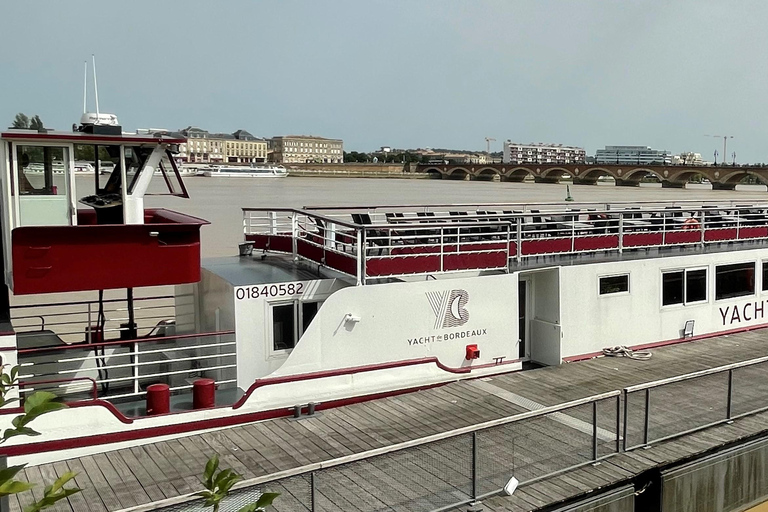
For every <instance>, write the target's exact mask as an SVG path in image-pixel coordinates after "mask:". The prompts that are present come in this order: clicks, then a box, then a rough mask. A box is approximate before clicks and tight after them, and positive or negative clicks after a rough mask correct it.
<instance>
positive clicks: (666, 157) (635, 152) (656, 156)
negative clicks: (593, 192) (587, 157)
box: [595, 146, 672, 165]
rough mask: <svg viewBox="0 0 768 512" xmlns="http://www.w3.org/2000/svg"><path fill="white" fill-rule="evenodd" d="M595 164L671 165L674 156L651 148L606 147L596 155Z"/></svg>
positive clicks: (665, 151)
mask: <svg viewBox="0 0 768 512" xmlns="http://www.w3.org/2000/svg"><path fill="white" fill-rule="evenodd" d="M595 163H598V164H620V165H621V164H626V165H654V164H655V165H670V164H671V163H672V155H671V153H670V152H669V151H667V150H665V149H663V150H662V149H651V147H650V146H605V148H604V149H598V150H597V152H596V153H595Z"/></svg>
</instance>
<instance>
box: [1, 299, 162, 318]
mask: <svg viewBox="0 0 768 512" xmlns="http://www.w3.org/2000/svg"><path fill="white" fill-rule="evenodd" d="M175 298H176V297H175V296H173V295H158V296H156V297H135V298H134V299H133V301H134V302H138V301H142V300H159V299H175ZM125 301H126V299H104V300H103V301H102V302H103V303H105V304H106V303H113V302H125ZM98 303H99V300H98V299H93V300H82V301H75V302H48V303H42V304H18V305H14V306H11V309H12V310H13V309H26V308H43V307H44V308H47V307H56V306H86V305H88V304H98ZM78 313H79V312H73V313H68V314H71V315H76V314H78Z"/></svg>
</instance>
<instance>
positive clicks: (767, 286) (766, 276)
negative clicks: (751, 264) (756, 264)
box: [763, 261, 768, 291]
mask: <svg viewBox="0 0 768 512" xmlns="http://www.w3.org/2000/svg"><path fill="white" fill-rule="evenodd" d="M765 290H768V261H764V262H763V291H765Z"/></svg>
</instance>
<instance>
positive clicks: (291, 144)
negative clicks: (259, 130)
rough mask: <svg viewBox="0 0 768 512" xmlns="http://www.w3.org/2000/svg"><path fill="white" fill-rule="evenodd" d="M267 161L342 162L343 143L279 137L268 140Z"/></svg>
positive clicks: (298, 137) (311, 137) (338, 140)
mask: <svg viewBox="0 0 768 512" xmlns="http://www.w3.org/2000/svg"><path fill="white" fill-rule="evenodd" d="M269 159H270V161H272V162H278V163H285V164H299V163H301V164H303V163H329V164H340V163H343V162H344V141H342V140H341V139H326V138H325V137H315V136H313V135H280V136H277V137H272V138H271V139H269Z"/></svg>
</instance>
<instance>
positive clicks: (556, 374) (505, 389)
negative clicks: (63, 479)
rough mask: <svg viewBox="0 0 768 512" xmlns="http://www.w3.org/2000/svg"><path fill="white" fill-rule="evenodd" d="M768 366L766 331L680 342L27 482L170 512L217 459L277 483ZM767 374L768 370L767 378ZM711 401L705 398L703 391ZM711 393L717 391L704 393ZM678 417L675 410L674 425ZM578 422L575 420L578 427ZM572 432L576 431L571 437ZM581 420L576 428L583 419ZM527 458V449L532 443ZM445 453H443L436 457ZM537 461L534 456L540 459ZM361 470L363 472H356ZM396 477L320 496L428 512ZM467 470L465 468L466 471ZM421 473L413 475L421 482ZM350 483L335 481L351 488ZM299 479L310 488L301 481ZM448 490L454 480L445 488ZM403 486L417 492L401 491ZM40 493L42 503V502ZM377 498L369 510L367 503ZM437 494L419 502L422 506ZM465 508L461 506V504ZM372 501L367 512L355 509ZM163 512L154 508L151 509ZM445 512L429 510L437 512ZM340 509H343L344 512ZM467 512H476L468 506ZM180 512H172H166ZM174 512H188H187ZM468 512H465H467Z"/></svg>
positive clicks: (261, 426)
mask: <svg viewBox="0 0 768 512" xmlns="http://www.w3.org/2000/svg"><path fill="white" fill-rule="evenodd" d="M767 355H768V330H766V329H756V330H752V331H747V332H740V333H735V334H730V335H721V336H716V337H712V338H708V339H702V340H697V341H691V342H687V343H680V344H677V345H671V346H666V347H660V348H657V349H654V350H653V357H652V358H651V359H650V360H648V361H639V360H633V359H626V358H608V357H601V358H596V359H592V360H588V361H581V362H577V363H569V364H564V365H561V366H558V367H547V368H540V369H535V370H529V371H522V372H515V373H510V374H506V375H502V376H497V377H493V378H490V379H489V378H486V379H477V380H469V381H458V382H453V383H450V384H446V385H443V386H439V387H435V388H431V389H427V390H422V391H418V392H413V393H408V394H403V395H399V396H392V397H387V398H382V399H377V400H371V401H368V402H362V403H357V404H353V405H348V406H344V407H339V408H336V409H330V410H325V411H321V412H319V413H318V414H316V415H315V416H312V417H307V416H305V417H303V418H302V419H299V420H294V419H288V418H280V419H274V420H269V421H264V422H259V423H254V424H249V425H242V426H237V427H232V428H227V429H222V430H218V431H213V432H207V433H203V434H197V435H192V436H188V437H184V438H179V439H175V440H170V441H162V442H156V443H151V444H147V445H144V446H140V447H133V448H127V449H121V450H116V451H111V452H107V453H103V454H98V455H92V456H86V457H80V458H73V459H69V460H64V461H60V462H56V463H50V464H43V465H38V466H30V467H28V468H26V469H25V470H24V471H23V474H22V475H20V476H21V477H23V478H27V479H28V480H29V481H31V482H37V483H40V484H42V482H44V481H45V482H50V481H52V480H53V479H54V478H55V477H56V475H61V474H62V473H64V472H65V471H67V470H73V471H76V472H77V473H78V476H77V478H76V483H77V485H78V486H79V487H81V488H82V489H83V492H82V493H80V494H76V495H74V496H72V497H70V498H69V502H68V503H62V504H59V505H58V506H57V507H56V508H55V509H52V510H58V511H78V512H79V511H93V512H102V511H103V512H106V511H110V512H111V511H117V510H125V509H129V510H152V509H155V508H159V505H161V504H160V503H155V502H163V504H166V505H167V504H170V503H172V502H174V501H177V500H175V499H174V498H178V497H181V496H183V495H185V494H188V493H191V492H196V491H198V490H200V489H201V488H202V487H201V483H200V476H199V475H200V473H201V472H202V469H203V467H204V465H205V462H206V461H207V459H208V458H209V457H210V456H212V455H213V454H219V456H220V458H221V463H222V467H232V468H234V469H235V470H236V471H237V472H239V473H241V474H242V475H243V476H244V478H245V479H254V478H257V477H262V476H268V475H271V474H275V473H278V472H285V471H288V470H291V469H295V468H300V467H302V466H307V465H309V464H312V463H319V462H323V461H327V460H331V459H335V458H339V457H343V456H347V455H352V454H355V453H359V452H364V451H368V450H373V449H377V448H382V447H386V446H390V445H393V444H397V443H401V442H405V441H410V440H415V439H419V438H422V437H425V436H428V435H432V434H438V433H442V432H446V431H450V430H453V429H457V428H460V427H465V426H470V425H474V424H478V423H481V422H485V421H488V420H494V419H498V418H503V417H506V416H510V415H514V414H518V413H521V412H525V411H528V410H531V409H535V408H538V407H540V406H550V405H556V404H560V403H563V402H567V401H571V400H575V399H579V398H584V397H588V396H591V395H595V394H599V393H604V392H609V391H613V390H617V389H621V388H624V387H627V386H631V385H636V384H640V383H645V382H651V381H655V380H659V379H663V378H668V377H672V376H677V375H683V374H687V373H691V372H695V371H699V370H703V369H707V368H714V367H718V366H722V365H725V364H729V363H734V362H740V361H746V360H750V359H754V358H757V357H761V356H767ZM761 368H762V369H761V370H760V371H763V372H764V371H765V369H764V367H761ZM762 380H765V379H762ZM764 387H765V386H762V387H761V386H760V385H758V384H757V383H755V388H754V389H753V390H752V392H753V393H754V394H755V395H759V396H761V397H764V396H765V395H766V389H764ZM698 391H701V390H698ZM675 392H678V393H679V390H677V391H676V390H675V389H674V388H673V389H671V390H669V391H667V390H665V389H659V390H658V394H654V402H656V403H663V402H664V401H665V400H666V399H667V398H669V399H670V403H673V402H674V400H672V397H671V396H670V397H665V396H664V394H665V393H675ZM706 392H707V393H710V388H707V389H706ZM678 413H679V410H669V411H668V414H669V417H670V418H676V417H677V416H676V414H678ZM767 416H768V414H766V413H761V414H756V415H752V416H746V417H744V418H742V419H738V420H736V421H735V422H733V423H732V424H726V425H720V426H716V427H710V428H709V429H707V430H704V431H701V432H699V433H695V434H689V435H687V436H685V437H683V438H678V439H675V440H671V441H666V442H663V443H656V444H654V445H653V447H652V448H651V449H645V450H634V451H629V452H626V453H620V454H616V455H612V456H610V457H608V458H607V459H604V461H603V462H602V463H600V464H598V465H587V466H583V467H581V468H579V469H575V470H571V471H568V472H567V473H564V474H561V475H560V476H555V477H551V478H547V479H544V480H540V481H538V482H535V483H531V484H529V485H525V486H522V487H521V488H520V489H519V490H518V491H517V492H515V494H514V496H511V497H493V498H488V499H487V500H485V501H484V503H483V505H484V507H485V510H511V511H512V510H513V511H522V510H535V509H537V508H539V507H542V506H545V505H547V504H552V503H558V502H560V501H562V500H564V499H568V498H571V497H575V496H579V495H581V494H584V493H587V492H589V491H591V490H594V489H598V488H603V487H605V486H608V485H611V484H614V483H617V482H620V481H622V480H626V479H627V478H629V477H631V476H632V475H634V474H639V473H640V472H642V471H644V470H646V469H648V468H650V467H653V466H655V465H659V464H663V463H666V462H670V461H675V460H682V459H684V458H685V457H687V456H690V455H691V454H694V453H701V452H703V451H706V450H707V449H709V448H711V447H713V446H719V445H722V444H725V443H728V442H732V441H736V440H738V439H742V438H745V437H749V436H754V435H756V434H759V433H760V432H762V431H764V430H765V429H766V427H765V425H766V423H765V417H767ZM568 421H571V420H568ZM568 421H565V420H563V421H562V425H561V428H562V430H564V431H565V430H568V429H570V430H571V431H572V432H573V433H576V434H578V433H577V432H576V430H577V429H576V428H575V427H573V425H572V424H571V426H570V427H569V426H567V425H566V424H567V423H568ZM573 421H578V420H573ZM551 435H553V436H555V435H557V436H559V437H560V439H557V441H558V442H565V443H569V442H574V443H575V442H577V441H578V436H577V435H575V434H571V435H563V434H562V433H560V434H558V433H553V434H551ZM520 444H521V446H518V447H517V450H518V455H519V454H520V452H522V451H524V450H525V446H524V445H523V444H524V441H521V442H520ZM438 448H439V447H438ZM505 448H506V447H504V446H502V445H501V444H500V446H499V452H498V457H499V458H500V459H503V458H504V457H505V456H506V455H505V452H504V449H505ZM531 450H532V451H535V449H534V448H531ZM428 469H429V468H428V467H424V466H422V468H421V470H422V471H427V470H428ZM356 471H357V473H356ZM393 471H394V472H396V473H397V475H396V477H389V476H388V475H384V474H378V475H370V474H366V473H365V471H364V468H363V466H359V467H357V469H356V467H355V466H354V465H353V466H352V467H350V468H347V469H345V471H344V473H343V475H344V476H343V478H349V479H350V482H349V483H350V485H349V486H347V491H345V492H349V493H352V494H353V495H354V496H352V494H350V495H349V496H347V497H346V498H345V496H344V494H343V492H333V493H331V492H327V493H325V492H324V491H323V490H322V489H320V490H318V491H317V493H318V495H317V496H316V500H317V501H316V504H317V505H318V507H317V510H345V511H352V510H429V509H430V508H429V507H428V506H425V505H426V503H425V499H423V498H422V502H421V505H420V506H415V505H414V506H407V507H406V506H403V507H400V506H396V505H392V504H391V503H387V498H386V497H382V496H381V495H378V496H377V495H376V492H377V489H381V487H382V486H383V485H385V483H386V482H387V480H386V479H387V478H394V479H393V480H391V481H390V487H392V488H399V491H400V492H401V493H402V494H403V495H405V498H408V497H409V495H413V496H419V493H420V492H422V491H423V489H419V488H420V487H421V486H428V485H430V482H432V481H434V476H430V478H422V475H420V474H417V473H416V472H415V471H414V470H413V466H410V465H409V466H401V467H396V468H394V469H393ZM457 471H458V469H457ZM411 472H412V474H411ZM341 475H342V473H341V472H339V473H337V477H338V478H342V476H341ZM294 478H305V477H302V476H298V477H294ZM442 478H444V479H445V480H450V478H449V477H442ZM397 482H407V484H404V485H403V486H402V487H398V485H397ZM42 487H43V486H42V485H38V486H37V487H36V488H35V491H34V493H35V495H36V496H39V495H40V494H41V492H42ZM268 487H269V490H270V491H278V492H283V496H281V497H280V498H279V499H278V501H276V502H275V504H274V510H276V511H278V512H279V511H281V510H282V511H288V510H309V508H304V507H302V503H303V505H304V506H306V507H308V506H309V504H308V500H309V496H308V495H307V496H300V495H297V493H296V492H295V491H292V490H291V488H289V487H288V486H286V487H282V485H281V483H279V482H277V483H274V484H273V485H272V486H268ZM367 495H369V496H370V499H368V500H366V499H361V498H366V496H367ZM425 495H426V496H428V494H421V496H425ZM457 501H458V500H457ZM28 502H29V498H28V497H27V494H22V495H20V496H18V497H11V510H14V511H18V510H21V509H22V508H23V507H24V506H26V505H27V504H28ZM357 502H365V503H366V505H365V507H359V508H358V507H356V506H355V505H354V503H357ZM152 503H155V504H154V505H150V504H152ZM443 504H444V503H434V504H433V503H429V505H434V508H437V507H438V506H441V505H443ZM334 507H335V508H334ZM464 509H466V507H464ZM168 510H171V509H168ZM174 510H183V509H182V508H178V509H174ZM457 510H458V509H457Z"/></svg>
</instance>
